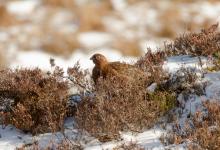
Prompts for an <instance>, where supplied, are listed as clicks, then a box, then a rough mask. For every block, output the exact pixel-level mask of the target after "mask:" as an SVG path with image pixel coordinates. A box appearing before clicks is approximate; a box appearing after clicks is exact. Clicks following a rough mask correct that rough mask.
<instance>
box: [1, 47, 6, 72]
mask: <svg viewBox="0 0 220 150" xmlns="http://www.w3.org/2000/svg"><path fill="white" fill-rule="evenodd" d="M6 66H7V58H6V56H5V55H4V54H3V51H0V69H3V68H5V67H6Z"/></svg>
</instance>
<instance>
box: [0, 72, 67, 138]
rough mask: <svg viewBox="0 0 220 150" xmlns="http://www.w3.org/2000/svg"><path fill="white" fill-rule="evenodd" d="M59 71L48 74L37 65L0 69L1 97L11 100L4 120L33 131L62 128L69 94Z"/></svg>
mask: <svg viewBox="0 0 220 150" xmlns="http://www.w3.org/2000/svg"><path fill="white" fill-rule="evenodd" d="M62 74H63V72H62V70H60V69H59V68H57V69H55V70H54V72H52V73H51V74H46V73H44V72H42V71H41V70H40V69H37V68H36V69H33V70H31V69H16V70H10V69H5V70H2V71H0V78H1V80H0V85H1V86H0V97H1V99H12V101H11V103H10V104H7V105H8V107H6V108H7V109H5V110H4V111H5V112H6V113H7V115H6V117H5V118H4V119H5V123H6V124H13V125H14V126H15V127H17V128H19V129H21V130H23V131H25V132H31V133H33V134H38V133H45V132H54V131H57V130H61V129H62V128H63V121H64V117H65V115H66V114H65V113H66V108H67V96H68V95H67V94H68V85H67V82H66V81H64V80H63V79H62V78H60V76H62Z"/></svg>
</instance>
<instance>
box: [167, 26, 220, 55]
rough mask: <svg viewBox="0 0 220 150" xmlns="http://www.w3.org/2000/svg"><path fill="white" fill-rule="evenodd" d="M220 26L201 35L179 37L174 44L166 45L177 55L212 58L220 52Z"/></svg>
mask: <svg viewBox="0 0 220 150" xmlns="http://www.w3.org/2000/svg"><path fill="white" fill-rule="evenodd" d="M217 29H218V24H215V25H212V26H211V27H209V28H207V29H203V30H201V32H200V33H188V34H183V35H182V36H180V37H177V38H176V39H175V40H174V42H173V43H172V44H169V45H166V49H169V50H171V51H172V52H173V54H175V55H193V56H210V55H213V54H215V53H216V52H218V51H219V50H220V49H219V41H220V33H219V32H218V30H217Z"/></svg>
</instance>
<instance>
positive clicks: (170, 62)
mask: <svg viewBox="0 0 220 150" xmlns="http://www.w3.org/2000/svg"><path fill="white" fill-rule="evenodd" d="M201 61H202V64H203V65H202V68H206V67H207V66H208V61H207V58H205V57H201ZM182 67H187V68H189V67H191V68H196V69H198V70H200V69H201V65H200V61H199V58H198V57H192V56H189V55H182V56H173V57H169V58H168V59H167V61H165V63H164V66H163V68H164V69H165V70H167V71H169V72H173V73H175V72H176V71H177V70H179V69H180V68H182Z"/></svg>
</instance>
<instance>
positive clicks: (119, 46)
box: [112, 37, 142, 56]
mask: <svg viewBox="0 0 220 150" xmlns="http://www.w3.org/2000/svg"><path fill="white" fill-rule="evenodd" d="M112 46H113V48H114V49H116V50H119V51H120V52H121V53H122V54H123V55H125V56H140V55H141V54H142V51H141V48H140V45H139V40H137V39H133V40H129V39H125V38H123V37H121V38H116V39H115V40H114V42H113V44H112Z"/></svg>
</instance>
